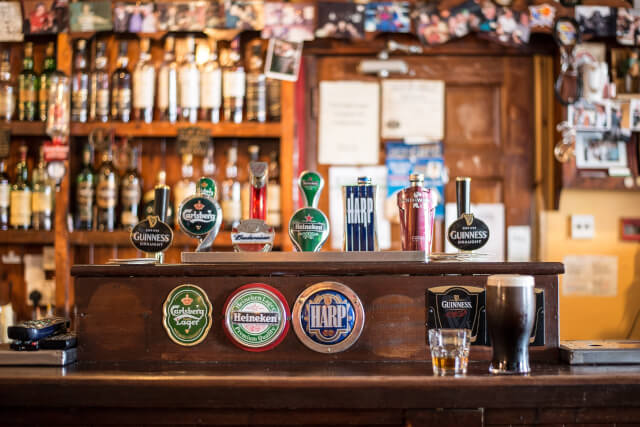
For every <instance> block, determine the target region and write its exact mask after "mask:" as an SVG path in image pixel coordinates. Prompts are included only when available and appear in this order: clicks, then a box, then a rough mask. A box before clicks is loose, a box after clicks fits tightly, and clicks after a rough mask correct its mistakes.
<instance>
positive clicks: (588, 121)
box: [567, 100, 611, 131]
mask: <svg viewBox="0 0 640 427" xmlns="http://www.w3.org/2000/svg"><path fill="white" fill-rule="evenodd" d="M567 118H568V121H569V123H570V124H571V125H572V126H573V127H575V128H576V130H582V131H606V130H609V129H611V106H610V104H609V103H607V102H587V101H584V100H581V101H578V102H576V103H574V104H571V105H569V106H567Z"/></svg>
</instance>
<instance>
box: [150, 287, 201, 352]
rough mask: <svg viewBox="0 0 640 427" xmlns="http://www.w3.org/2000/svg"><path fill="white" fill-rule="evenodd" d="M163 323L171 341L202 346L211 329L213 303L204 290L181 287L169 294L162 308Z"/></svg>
mask: <svg viewBox="0 0 640 427" xmlns="http://www.w3.org/2000/svg"><path fill="white" fill-rule="evenodd" d="M162 323H163V325H164V329H165V330H166V331H167V335H169V338H170V339H171V341H173V342H175V343H176V344H179V345H184V346H192V345H196V344H200V343H201V342H202V341H204V339H205V338H206V337H207V334H208V333H209V329H211V324H212V319H211V302H210V301H209V298H208V297H207V294H206V293H205V291H204V290H202V288H200V287H198V286H196V285H180V286H178V287H177V288H175V289H173V290H172V291H171V292H169V295H168V296H167V299H166V300H165V302H164V305H163V307H162Z"/></svg>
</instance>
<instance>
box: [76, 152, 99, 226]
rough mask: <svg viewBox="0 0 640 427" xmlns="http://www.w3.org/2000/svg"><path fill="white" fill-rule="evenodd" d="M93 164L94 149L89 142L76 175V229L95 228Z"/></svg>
mask: <svg viewBox="0 0 640 427" xmlns="http://www.w3.org/2000/svg"><path fill="white" fill-rule="evenodd" d="M92 164H93V149H92V147H91V144H89V143H88V142H87V143H86V144H85V145H84V148H83V149H82V169H81V170H80V172H78V175H76V218H75V229H76V230H91V229H93V196H94V193H95V191H94V187H95V184H96V182H95V180H96V176H95V172H94V170H93V167H92Z"/></svg>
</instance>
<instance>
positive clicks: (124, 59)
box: [111, 41, 131, 123]
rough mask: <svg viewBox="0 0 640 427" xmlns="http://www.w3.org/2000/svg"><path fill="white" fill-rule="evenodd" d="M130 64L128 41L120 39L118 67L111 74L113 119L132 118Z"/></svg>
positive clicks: (122, 120) (124, 120)
mask: <svg viewBox="0 0 640 427" xmlns="http://www.w3.org/2000/svg"><path fill="white" fill-rule="evenodd" d="M128 65H129V57H128V56H127V42H126V41H120V47H119V49H118V62H117V67H118V68H116V70H115V71H114V72H113V74H112V75H111V119H112V120H117V121H121V122H125V123H127V122H128V121H129V120H130V119H131V73H130V72H129V69H128V68H127V67H128Z"/></svg>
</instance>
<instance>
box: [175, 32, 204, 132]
mask: <svg viewBox="0 0 640 427" xmlns="http://www.w3.org/2000/svg"><path fill="white" fill-rule="evenodd" d="M195 49H196V42H195V39H194V38H193V36H189V37H187V53H186V54H185V55H184V61H182V64H180V68H179V69H178V87H179V88H180V89H179V90H178V94H179V97H180V103H179V105H180V110H181V115H182V119H183V120H185V121H188V122H191V123H195V122H196V121H197V120H198V108H200V70H199V69H198V66H197V65H196V55H195Z"/></svg>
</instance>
